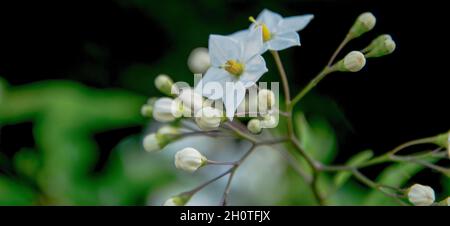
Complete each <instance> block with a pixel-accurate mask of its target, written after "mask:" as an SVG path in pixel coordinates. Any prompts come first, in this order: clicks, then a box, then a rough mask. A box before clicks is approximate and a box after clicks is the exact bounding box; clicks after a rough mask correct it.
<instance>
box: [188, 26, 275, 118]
mask: <svg viewBox="0 0 450 226" xmlns="http://www.w3.org/2000/svg"><path fill="white" fill-rule="evenodd" d="M262 47H263V42H262V30H261V28H258V29H253V30H252V31H251V32H249V33H248V35H246V36H245V37H243V38H240V39H234V38H230V37H227V36H221V35H211V36H210V37H209V54H210V57H211V67H210V68H209V69H208V71H207V72H206V74H205V76H204V77H203V79H202V80H201V81H200V82H199V84H198V85H197V87H196V92H198V93H201V94H202V95H203V96H206V97H208V98H210V99H213V100H217V99H222V100H223V102H224V104H225V109H226V116H227V117H228V118H229V119H230V120H232V119H233V117H234V112H235V111H236V108H237V107H238V106H239V104H240V103H241V102H242V100H243V99H244V97H245V92H246V89H247V88H249V87H250V86H252V85H254V84H255V82H256V81H258V79H259V78H260V77H261V76H262V75H263V74H264V73H266V72H267V68H266V62H265V61H264V58H262V56H261V55H260V53H261V50H262Z"/></svg>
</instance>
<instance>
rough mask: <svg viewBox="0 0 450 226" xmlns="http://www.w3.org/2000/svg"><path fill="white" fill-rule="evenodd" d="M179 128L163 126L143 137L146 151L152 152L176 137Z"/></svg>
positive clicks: (178, 134) (178, 133)
mask: <svg viewBox="0 0 450 226" xmlns="http://www.w3.org/2000/svg"><path fill="white" fill-rule="evenodd" d="M180 134H181V133H180V130H179V129H178V128H177V127H173V126H163V127H161V128H159V129H158V132H156V133H152V134H149V135H147V136H145V137H144V140H143V146H144V149H145V150H146V151H148V152H154V151H158V150H161V149H163V148H164V147H165V146H166V145H168V144H169V143H170V142H172V141H174V140H176V139H178V137H179V136H180Z"/></svg>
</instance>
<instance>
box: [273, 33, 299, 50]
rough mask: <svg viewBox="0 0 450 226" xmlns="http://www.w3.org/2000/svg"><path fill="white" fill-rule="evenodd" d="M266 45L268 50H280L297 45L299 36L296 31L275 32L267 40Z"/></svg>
mask: <svg viewBox="0 0 450 226" xmlns="http://www.w3.org/2000/svg"><path fill="white" fill-rule="evenodd" d="M268 45H269V46H268V48H269V49H270V50H275V51H280V50H283V49H287V48H289V47H291V46H299V45H300V37H299V36H298V34H297V32H286V33H282V34H277V35H275V36H274V38H273V39H272V40H270V41H268Z"/></svg>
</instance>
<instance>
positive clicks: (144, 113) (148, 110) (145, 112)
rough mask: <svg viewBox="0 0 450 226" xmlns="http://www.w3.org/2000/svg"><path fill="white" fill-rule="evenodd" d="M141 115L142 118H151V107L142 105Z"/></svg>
mask: <svg viewBox="0 0 450 226" xmlns="http://www.w3.org/2000/svg"><path fill="white" fill-rule="evenodd" d="M141 115H142V116H144V117H152V115H153V106H152V105H148V104H144V105H142V107H141Z"/></svg>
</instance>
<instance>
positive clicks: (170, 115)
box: [153, 97, 183, 122]
mask: <svg viewBox="0 0 450 226" xmlns="http://www.w3.org/2000/svg"><path fill="white" fill-rule="evenodd" d="M182 111H183V106H182V105H181V103H180V101H178V100H174V99H171V98H168V97H163V98H159V99H158V100H157V101H156V102H155V105H154V106H153V118H154V119H155V120H157V121H159V122H171V121H174V120H175V119H176V118H179V117H181V114H182Z"/></svg>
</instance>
